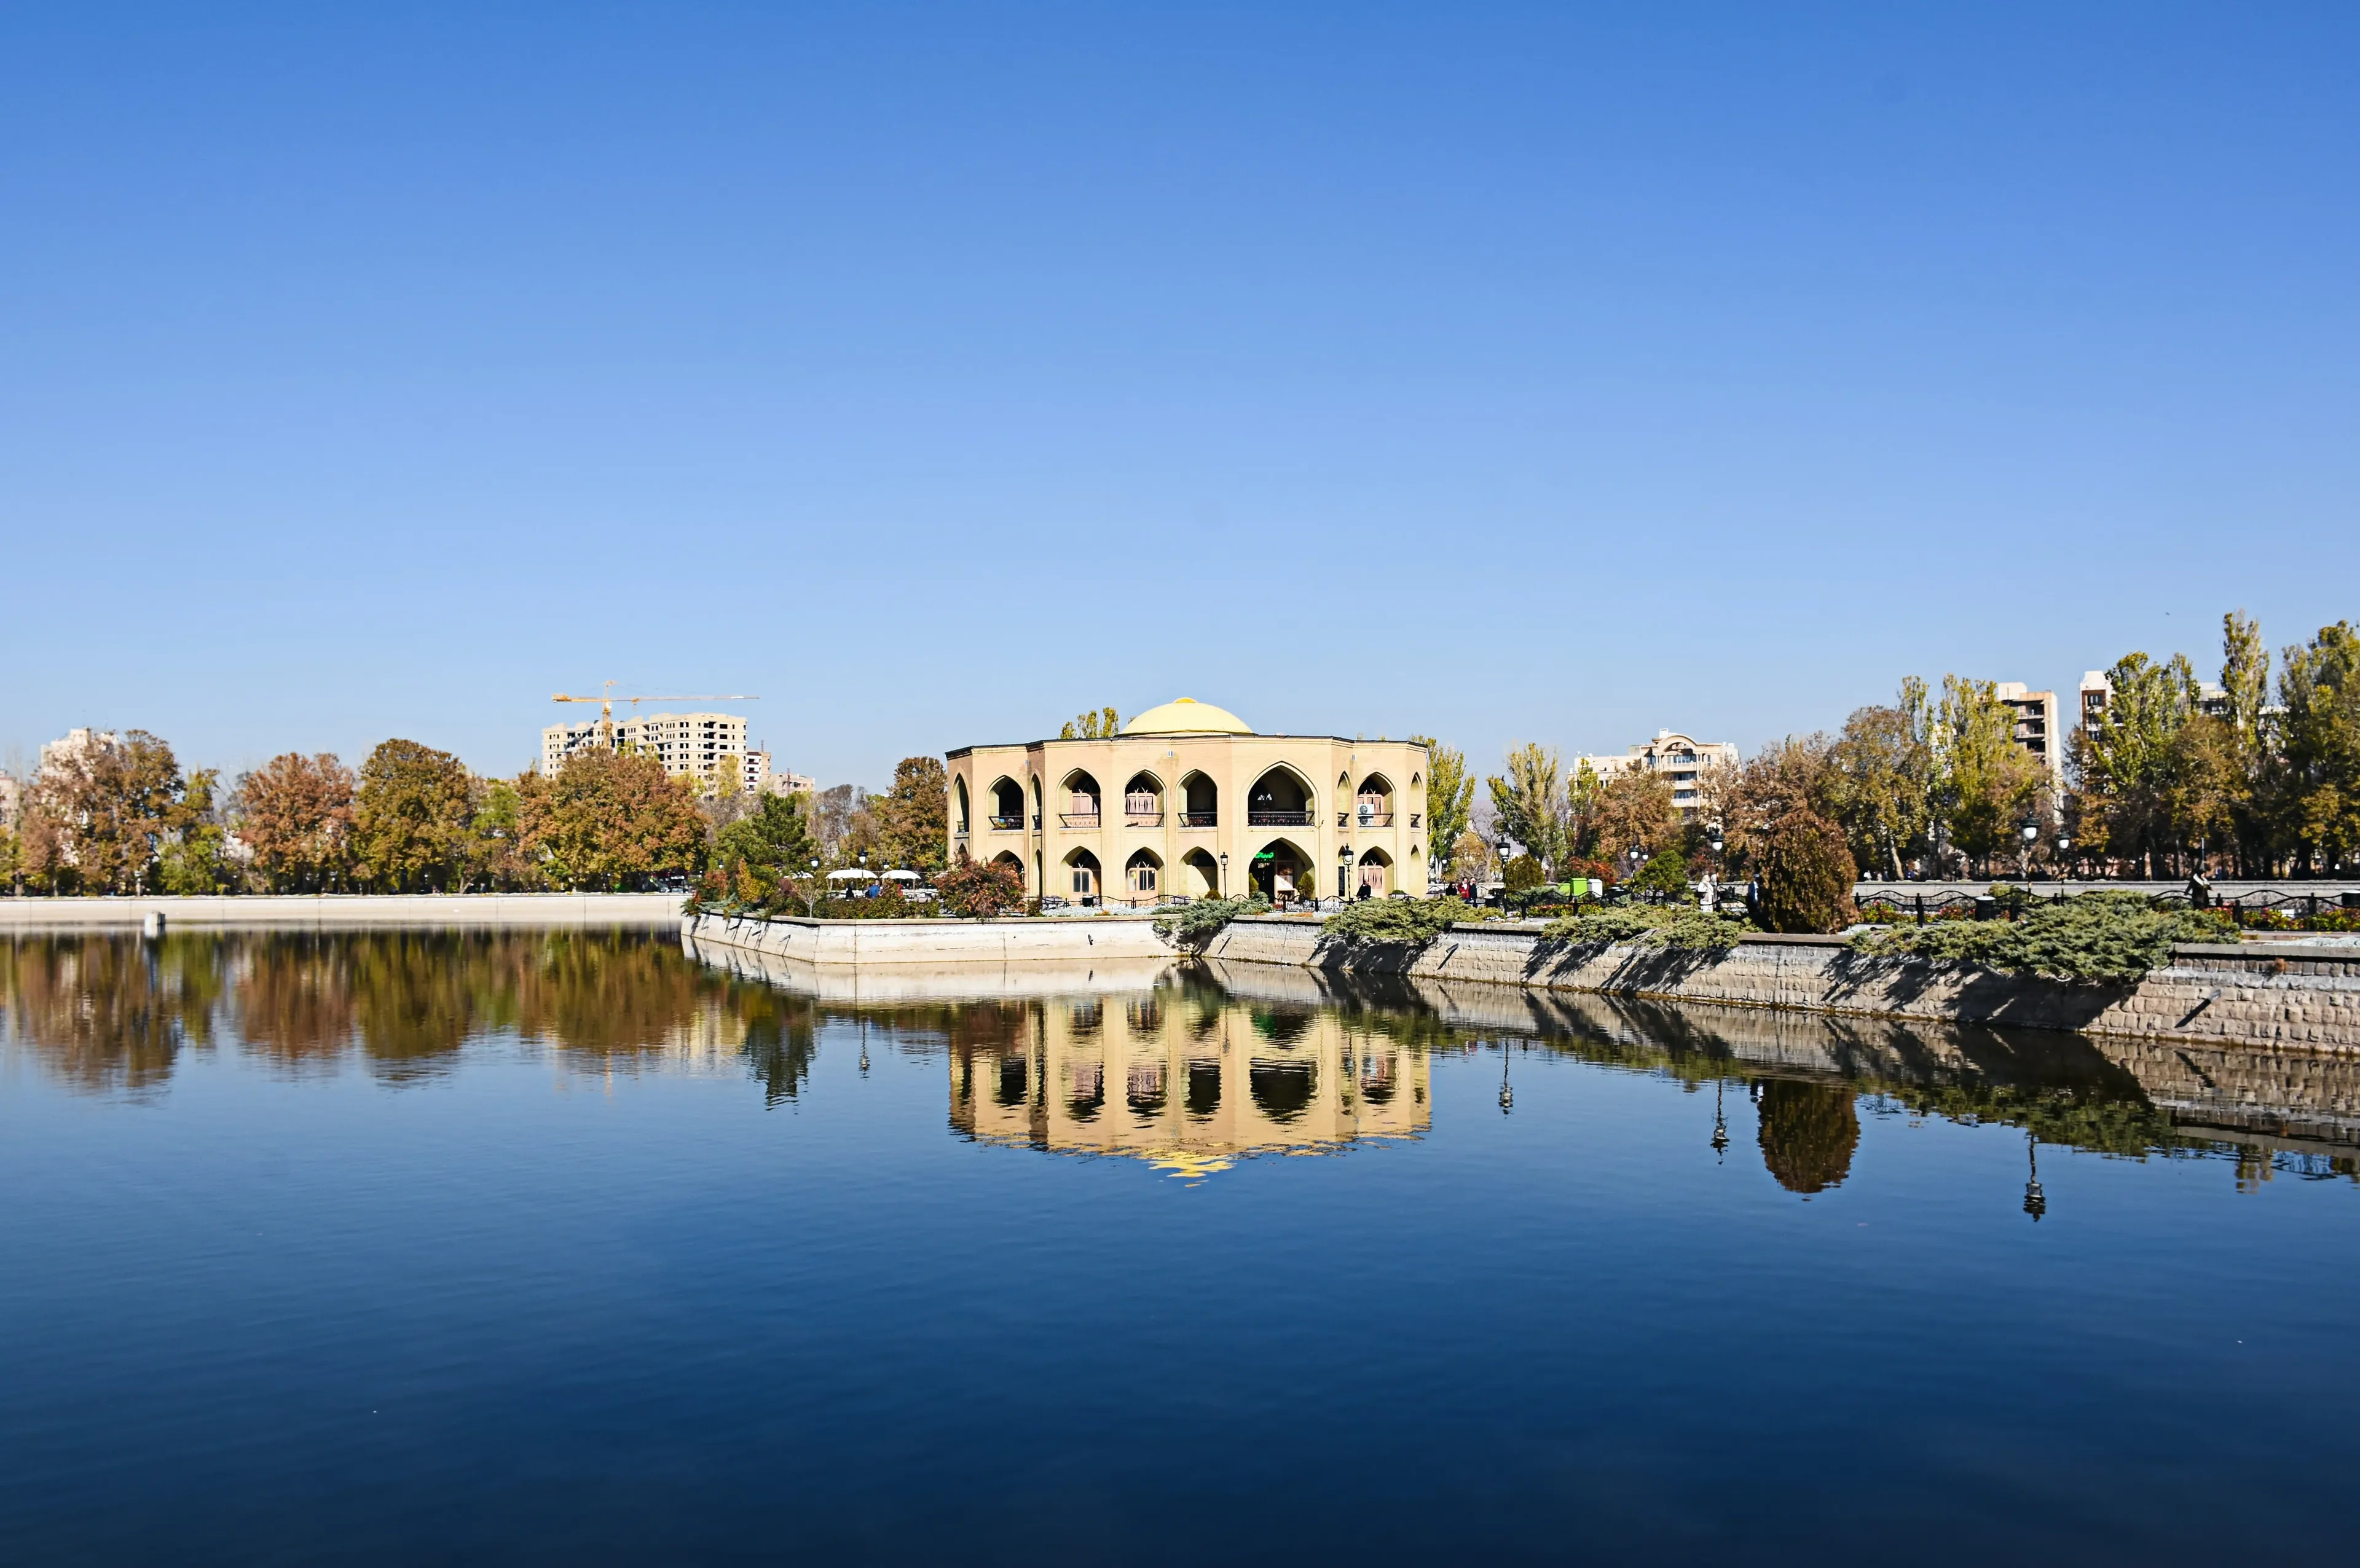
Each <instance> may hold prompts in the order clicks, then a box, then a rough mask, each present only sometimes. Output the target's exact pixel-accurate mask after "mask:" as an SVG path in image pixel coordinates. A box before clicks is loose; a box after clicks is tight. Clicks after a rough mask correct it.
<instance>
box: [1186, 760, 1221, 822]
mask: <svg viewBox="0 0 2360 1568" xmlns="http://www.w3.org/2000/svg"><path fill="white" fill-rule="evenodd" d="M1220 812H1221V790H1220V786H1218V784H1215V783H1214V782H1213V780H1212V779H1211V778H1210V777H1209V776H1207V775H1206V774H1204V773H1201V772H1196V773H1190V774H1188V775H1187V776H1186V777H1185V778H1184V779H1181V780H1180V825H1181V826H1182V827H1184V828H1209V827H1218V826H1219V825H1220V821H1221V815H1220Z"/></svg>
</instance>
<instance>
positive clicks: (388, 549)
mask: <svg viewBox="0 0 2360 1568" xmlns="http://www.w3.org/2000/svg"><path fill="white" fill-rule="evenodd" d="M2356 46H2360V8H2355V7H2352V6H2350V5H2316V6H2305V5H2265V6H2255V5H2218V6H2186V5H2157V4H2140V5H2077V6H2058V5H2023V6H2013V5H1984V6H1975V7H1966V6H1953V7H1892V6H1877V5H1861V6H1838V5H1781V6H1762V5H1730V6H1680V5H1651V6H1644V7H1637V6H1621V5H1617V6H1598V7H1584V6H1576V5H1545V6H1531V7H1521V6H1496V7H1489V6H1480V5H1450V6H1440V5H1434V6H1427V7H1421V8H1412V7H1400V6H1391V7H1388V6H1380V5H1353V6H1337V7H1322V6H1284V5H1240V6H1235V7H1219V6H1199V7H1188V8H1182V7H1164V8H1151V7H1142V6H1106V5H1075V6H1051V5H940V6H889V5H869V6H859V7H854V6H842V7H834V6H828V7H820V6H804V7H796V6H756V5H746V6H737V7H729V6H697V5H683V4H668V5H647V6H631V5H601V6H595V7H593V6H528V5H505V6H503V5H464V6H452V7H435V6H430V5H407V6H401V7H385V8H377V10H375V11H372V10H369V9H366V8H362V7H351V6H346V7H296V6H290V7H286V8H283V9H266V8H242V7H237V6H231V5H222V6H209V7H202V8H198V7H187V6H165V5H156V6H150V7H120V6H108V5H16V6H12V7H8V8H7V9H6V10H5V11H0V535H4V536H5V557H0V559H5V562H6V577H7V582H8V584H9V587H8V591H7V593H6V595H5V612H0V658H5V665H6V673H5V677H0V748H5V749H7V750H10V751H15V752H17V753H20V754H23V753H29V752H30V751H31V750H32V748H34V747H35V746H38V744H39V743H40V742H41V741H42V740H44V739H47V738H49V737H50V736H52V735H56V734H58V733H60V732H61V731H62V730H63V729H65V728H66V727H67V726H69V725H71V724H104V725H115V726H125V725H137V726H140V727H144V728H147V729H150V730H153V731H155V732H157V733H158V734H160V735H164V736H166V737H167V738H168V739H169V740H171V741H172V742H173V743H174V744H175V746H176V747H177V748H178V749H179V751H180V754H181V756H182V757H183V759H184V761H187V762H189V763H191V764H212V765H216V766H221V767H224V768H228V769H231V770H233V771H235V770H236V769H238V768H245V767H250V766H252V765H254V764H256V763H257V762H259V761H261V760H263V759H264V758H266V757H268V756H270V755H272V754H273V753H276V752H279V751H281V750H287V749H300V750H304V751H311V750H319V749H328V750H334V751H337V752H340V753H342V754H344V756H345V757H347V758H349V759H354V760H357V758H358V757H360V756H362V755H364V754H365V753H366V749H367V748H368V747H369V746H371V745H373V744H374V743H375V742H376V741H377V740H379V739H382V738H384V737H385V736H387V735H408V736H410V737H413V738H416V739H420V740H424V741H427V742H430V743H432V744H435V745H439V746H447V747H449V748H451V749H453V750H455V751H457V752H459V753H460V754H461V755H462V756H463V757H465V758H466V759H467V760H468V761H469V762H470V763H471V764H473V765H475V767H477V768H483V769H486V770H499V771H512V770H514V769H515V768H519V767H521V766H523V765H525V764H526V763H527V762H528V761H530V759H531V757H532V756H533V754H534V748H535V746H536V744H537V737H538V735H539V731H540V728H541V725H542V724H546V723H549V722H551V721H552V712H553V711H552V707H551V705H550V704H549V703H548V702H546V700H545V699H546V697H547V695H548V693H550V692H551V691H557V690H561V689H562V690H586V689H594V688H595V684H596V683H597V682H598V681H603V680H606V679H608V678H613V679H615V680H617V681H621V682H623V683H624V689H626V690H639V691H750V692H757V693H759V694H760V696H761V698H762V701H761V702H759V703H755V704H750V705H748V706H747V707H746V710H745V711H747V712H748V713H749V714H750V715H751V716H752V717H753V720H754V727H755V732H756V734H757V735H758V736H759V737H760V738H762V739H764V740H766V741H767V742H768V743H769V744H770V746H771V747H772V749H773V751H774V752H775V753H776V754H777V756H778V757H779V758H780V760H781V762H784V763H787V764H790V765H792V766H793V767H796V768H800V769H802V770H803V771H807V772H814V773H817V774H819V775H820V776H821V777H822V778H823V779H824V780H827V781H831V782H833V781H836V780H843V779H858V780H861V781H865V782H869V783H872V784H875V783H882V782H884V781H885V780H886V779H889V778H890V771H891V768H892V764H893V761H894V760H895V759H896V758H898V757H901V756H904V755H906V754H910V753H914V752H922V751H937V752H938V751H941V750H942V749H944V748H945V747H948V746H957V745H962V744H966V743H969V742H974V741H986V740H1008V739H1016V738H1023V737H1030V736H1032V735H1042V734H1053V733H1054V730H1055V727H1056V725H1057V724H1058V722H1059V721H1060V720H1061V719H1063V718H1064V717H1065V716H1066V715H1068V714H1070V713H1074V712H1075V711H1076V709H1079V708H1082V707H1085V706H1096V705H1098V704H1100V703H1104V702H1112V703H1115V704H1116V705H1118V706H1120V707H1121V708H1122V709H1123V710H1124V711H1125V712H1126V713H1130V712H1132V711H1135V710H1137V709H1139V708H1142V707H1145V706H1148V705H1150V704H1152V703H1154V702H1162V701H1164V700H1166V699H1168V698H1170V697H1173V696H1175V695H1182V694H1185V695H1190V696H1195V697H1197V698H1200V699H1204V700H1207V701H1213V702H1222V703H1224V704H1226V705H1228V706H1229V707H1231V708H1234V709H1235V710H1236V711H1237V712H1239V713H1240V714H1242V715H1243V716H1244V717H1245V718H1246V719H1247V720H1248V722H1250V723H1251V724H1255V725H1256V726H1257V727H1260V728H1262V729H1266V730H1281V729H1288V730H1310V731H1321V732H1326V731H1336V732H1340V733H1345V734H1355V733H1366V734H1369V735H1376V734H1387V735H1402V734H1405V733H1408V732H1411V731H1430V732H1433V733H1437V734H1439V735H1442V736H1444V737H1445V738H1446V739H1448V740H1451V741H1453V742H1454V743H1456V744H1459V745H1461V746H1465V747H1466V748H1467V749H1468V750H1469V751H1470V754H1472V755H1473V756H1474V757H1476V758H1477V759H1478V760H1480V761H1483V762H1485V763H1487V764H1492V765H1496V758H1497V757H1498V755H1499V753H1500V750H1501V748H1502V746H1504V745H1505V744H1508V743H1510V742H1513V741H1517V740H1524V739H1538V740H1542V741H1546V742H1550V743H1553V744H1557V745H1561V746H1566V747H1568V749H1581V750H1599V749H1615V750H1619V749H1621V748H1622V747H1623V746H1628V745H1630V744H1632V743H1633V742H1634V741H1636V740H1638V739H1640V738H1642V737H1643V736H1645V735H1652V734H1653V733H1654V732H1655V730H1656V729H1657V728H1658V727H1661V726H1665V725H1670V726H1674V727H1680V728H1685V729H1688V730H1690V731H1692V732H1693V733H1698V734H1700V735H1705V736H1707V737H1709V738H1727V739H1733V740H1736V741H1739V742H1740V743H1742V744H1743V745H1745V746H1747V747H1749V748H1751V747H1753V746H1757V745H1759V744H1761V743H1762V742H1764V741H1765V740H1768V739H1770V738H1774V737H1775V736H1777V735H1782V734H1785V733H1787V732H1788V731H1794V730H1808V729H1811V728H1818V727H1832V726H1834V725H1836V724H1841V721H1842V718H1843V716H1844V714H1845V713H1847V712H1848V711H1850V710H1851V709H1852V707H1854V706H1856V705H1858V704H1859V703H1862V702H1873V701H1877V700H1881V699H1882V698H1884V697H1885V695H1886V694H1887V693H1889V692H1890V691H1891V690H1892V689H1893V687H1894V686H1895V684H1896V681H1898V680H1899V678H1900V677H1901V676H1903V675H1905V674H1907V673H1911V672H1918V673H1924V674H1927V675H1929V676H1939V673H1940V672H1941V671H1943V670H1964V671H1970V672H1974V673H1979V674H1983V675H1986V676H1990V677H1994V678H1997V679H2018V680H2026V681H2032V682H2034V683H2035V684H2037V685H2049V684H2057V685H2060V686H2070V685H2071V684H2072V682H2073V681H2075V680H2076V679H2077V678H2078V677H2079V675H2080V673H2081V670H2084V669H2085V668H2089V667H2092V666H2096V665H2102V664H2104V663H2106V662H2108V661H2110V660H2111V659H2114V658H2115V657H2116V656H2118V655H2119V654H2121V653H2122V652H2123V651H2125V649H2127V648H2146V649H2147V650H2148V651H2150V652H2155V653H2162V652H2168V651H2169V650H2171V649H2173V648H2181V649H2185V650H2186V651H2188V652H2190V653H2191V655H2194V656H2196V657H2197V659H2198V661H2199V663H2200V664H2201V665H2211V664H2216V663H2217V661H2218V656H2217V644H2218V619H2219V615H2220V614H2221V612H2222V611H2223V610H2224V609H2228V608H2231V607H2234V606H2237V605H2243V606H2244V607H2245V608H2246V609H2248V610H2249V611H2251V612H2252V613H2254V614H2255V615H2258V616H2259V617H2260V618H2261V620H2262V622H2263V626H2264V630H2265V632H2266V633H2267V635H2268V636H2269V637H2270V639H2271V641H2272V643H2273V645H2282V644H2284V643H2286V642H2289V641H2292V640H2295V639H2297V638H2299V637H2302V636H2306V635H2308V634H2309V633H2310V632H2311V630H2313V629H2314V628H2316V627H2317V626H2319V625H2320V624H2321V623H2322V622H2325V621H2332V620H2335V619H2338V618H2342V617H2345V616H2353V615H2360V526H2355V500H2360V440H2355V435H2360V385H2355V374H2356V372H2355V367H2360V353H2355V350H2360V291H2355V288H2354V287H2353V282H2354V279H2355V278H2360V254H2355V253H2360V245H2355V238H2360V232H2356V227H2355V226H2356V225H2360V163H2355V154H2360V47H2356Z"/></svg>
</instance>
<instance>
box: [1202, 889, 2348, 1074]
mask: <svg viewBox="0 0 2360 1568" xmlns="http://www.w3.org/2000/svg"><path fill="white" fill-rule="evenodd" d="M1205 955H1206V956H1207V958H1212V959H1218V960H1221V961H1225V962H1228V963H1243V964H1286V965H1292V966H1295V967H1298V968H1311V969H1332V970H1338V971H1347V972H1354V973H1361V974H1376V975H1405V976H1411V977H1415V978H1419V979H1429V980H1441V981H1459V980H1472V981H1491V982H1495V983H1499V984H1503V985H1524V986H1532V987H1539V988H1544V989H1550V990H1566V991H1590V992H1597V993H1601V994H1602V995H1607V996H1648V997H1656V998H1661V999H1665V1000H1669V1001H1679V1002H1712V1003H1719V1004H1723V1005H1730V1006H1738V1007H1792V1008H1797V1009H1802V1010H1806V1011H1810V1012H1819V1013H1836V1014H1854V1015H1860V1016H1863V1017H1872V1018H1923V1019H1928V1020H1937V1021H1944V1022H1969V1023H1994V1024H2014V1025H2019V1026H2023V1027H2027V1028H2032V1029H2081V1030H2087V1031H2090V1032H2092V1033H2099V1034H2114V1035H2126V1036H2139V1037H2144V1038H2148V1039H2157V1040H2185V1041H2191V1042H2195V1043H2202V1044H2205V1045H2237V1046H2252V1045H2269V1046H2289V1047H2297V1048H2300V1049H2305V1050H2333V1051H2360V951H2355V950H2354V949H2350V948H2305V947H2302V946H2300V945H2297V944H2291V943H2273V944H2270V945H2268V946H2267V947H2256V946H2226V945H2219V946H2215V945H2201V944H2187V945H2182V946H2180V947H2178V948H2175V949H2174V950H2173V957H2172V962H2171V964H2170V966H2169V967H2168V968H2165V969H2159V970H2157V971H2154V972H2153V973H2151V974H2149V975H2147V976H2146V977H2145V978H2144V979H2142V980H2140V981H2138V982H2137V983H2136V984H2135V985H2092V984H2082V983H2075V982H2067V981H2060V980H2047V979H2041V978H2038V977H2037V976H2031V975H2006V974H2001V973H1997V972H1995V971H1993V970H1989V969H1983V968H1981V967H1979V966H1976V965H1973V964H1948V963H1934V962H1930V961H1928V960H1925V959H1918V958H1878V957H1872V956H1870V955H1868V954H1865V953H1855V952H1853V951H1852V949H1851V948H1850V947H1848V946H1847V945H1845V943H1844V942H1843V941H1842V940H1841V938H1838V937H1808V936H1790V937H1779V936H1762V937H1753V938H1749V939H1747V940H1746V941H1744V942H1741V943H1739V944H1738V946H1737V947H1735V948H1734V949H1732V950H1731V951H1730V952H1729V953H1724V954H1707V953H1681V952H1678V951H1676V950H1671V949H1664V948H1644V947H1603V948H1601V947H1581V948H1569V947H1564V946H1558V945H1553V944H1550V943H1548V942H1544V941H1543V940H1542V938H1541V936H1540V933H1539V932H1538V931H1535V930H1532V929H1530V928H1525V929H1516V928H1505V929H1503V928H1501V927H1497V926H1491V927H1484V926H1476V927H1470V928H1467V929H1464V930H1459V931H1448V932H1445V933H1444V934H1443V935H1442V936H1440V937H1437V939H1436V940H1435V941H1433V942H1428V943H1426V944H1425V945H1424V946H1421V947H1410V946H1405V945H1399V944H1382V943H1378V944H1371V943H1358V944H1356V943H1348V942H1341V941H1338V940H1337V939H1333V938H1330V937H1328V936H1327V935H1326V933H1324V932H1323V931H1320V929H1319V928H1318V927H1317V925H1315V924H1312V923H1310V922H1308V921H1303V920H1268V919H1264V920H1237V921H1233V922H1231V923H1230V924H1229V926H1227V927H1225V928H1224V929H1223V930H1222V931H1221V932H1220V933H1219V934H1218V936H1216V937H1215V938H1214V939H1213V942H1212V943H1211V944H1210V945H1209V946H1208V947H1207V949H1206V952H1205Z"/></svg>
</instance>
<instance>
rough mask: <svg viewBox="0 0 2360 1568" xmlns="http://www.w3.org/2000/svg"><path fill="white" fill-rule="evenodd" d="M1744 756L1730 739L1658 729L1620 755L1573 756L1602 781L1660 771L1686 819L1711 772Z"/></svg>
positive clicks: (1732, 765) (1698, 803)
mask: <svg viewBox="0 0 2360 1568" xmlns="http://www.w3.org/2000/svg"><path fill="white" fill-rule="evenodd" d="M1740 760H1741V758H1740V756H1739V753H1738V750H1737V747H1736V746H1732V745H1731V744H1730V743H1729V742H1727V741H1721V740H1712V741H1704V740H1697V739H1694V738H1692V737H1691V736H1688V735H1682V734H1680V733H1679V732H1678V731H1677V730H1657V731H1656V732H1655V739H1653V740H1650V741H1643V742H1641V743H1640V744H1639V745H1637V746H1633V747H1632V748H1631V749H1630V750H1629V751H1627V752H1625V753H1624V754H1622V756H1620V757H1576V758H1575V759H1574V767H1575V769H1576V770H1577V771H1579V768H1580V766H1581V764H1583V763H1585V762H1586V763H1588V764H1590V771H1591V772H1592V773H1595V774H1597V775H1598V777H1599V779H1600V780H1601V782H1602V781H1604V780H1606V779H1613V778H1615V777H1616V776H1618V775H1620V774H1624V773H1654V774H1659V775H1661V776H1662V777H1663V778H1664V779H1666V780H1667V781H1668V782H1669V783H1670V784H1671V787H1672V807H1673V809H1674V810H1676V811H1678V812H1679V813H1680V816H1681V817H1682V818H1683V819H1686V818H1689V817H1693V816H1695V815H1696V814H1697V812H1698V811H1699V810H1700V809H1701V808H1702V806H1703V803H1704V797H1705V795H1706V793H1707V792H1708V790H1707V785H1708V776H1709V775H1710V773H1711V772H1712V771H1713V770H1714V769H1716V768H1735V767H1736V766H1737V765H1738V763H1739V761H1740Z"/></svg>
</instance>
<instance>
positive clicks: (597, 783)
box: [517, 747, 705, 891]
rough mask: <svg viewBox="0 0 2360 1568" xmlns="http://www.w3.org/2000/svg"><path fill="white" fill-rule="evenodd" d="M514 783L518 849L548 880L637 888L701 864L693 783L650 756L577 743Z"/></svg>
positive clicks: (701, 835)
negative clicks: (554, 767) (549, 775)
mask: <svg viewBox="0 0 2360 1568" xmlns="http://www.w3.org/2000/svg"><path fill="white" fill-rule="evenodd" d="M517 782H518V797H519V800H518V804H519V813H518V815H519V838H520V842H521V845H522V851H523V854H524V855H525V856H526V857H527V858H529V859H530V861H531V863H532V864H533V865H535V866H539V867H540V868H541V873H542V875H544V876H545V877H547V878H548V879H549V881H550V882H551V883H552V884H553V885H554V886H556V887H566V888H583V887H588V888H597V889H601V890H606V891H612V890H615V889H617V888H625V887H645V886H646V885H647V884H648V883H649V882H650V881H651V880H653V879H655V878H657V877H683V876H689V875H693V874H694V873H695V872H696V871H697V870H698V869H699V868H700V867H701V866H703V864H704V861H705V819H704V818H703V817H702V816H700V815H698V813H697V810H696V790H695V787H694V784H693V783H691V782H690V781H689V780H688V779H675V778H672V776H670V775H668V774H666V773H665V772H664V770H663V765H662V764H661V763H659V762H658V761H656V759H655V758H654V757H644V756H637V755H633V754H630V753H627V752H616V751H606V750H601V749H596V748H588V747H585V749H583V750H581V751H577V752H575V753H574V755H573V756H572V757H568V758H566V761H565V766H564V767H563V768H560V769H559V770H558V774H557V777H556V778H554V779H543V778H541V776H539V775H538V774H528V775H526V776H525V777H524V778H522V779H519V780H518V781H517Z"/></svg>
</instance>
